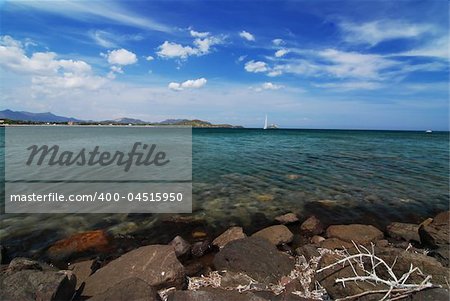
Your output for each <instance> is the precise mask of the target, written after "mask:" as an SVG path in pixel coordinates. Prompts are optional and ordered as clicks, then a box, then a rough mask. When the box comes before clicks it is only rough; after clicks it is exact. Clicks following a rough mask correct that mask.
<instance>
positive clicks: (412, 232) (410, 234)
mask: <svg viewBox="0 0 450 301" xmlns="http://www.w3.org/2000/svg"><path fill="white" fill-rule="evenodd" d="M386 230H387V233H388V235H389V236H390V237H392V238H394V239H399V240H405V241H416V242H420V236H419V225H416V224H406V223H391V224H390V225H389V226H387V228H386Z"/></svg>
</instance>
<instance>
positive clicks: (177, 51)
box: [156, 30, 224, 60]
mask: <svg viewBox="0 0 450 301" xmlns="http://www.w3.org/2000/svg"><path fill="white" fill-rule="evenodd" d="M190 35H191V36H192V37H195V39H194V41H193V43H192V44H193V45H192V46H188V45H186V46H184V45H181V44H178V43H174V42H169V41H165V42H164V43H163V44H161V45H160V46H159V47H158V51H157V52H156V54H157V55H158V56H159V57H161V58H166V59H174V58H175V59H182V60H185V59H187V58H188V57H189V56H202V55H206V54H208V53H210V52H211V49H212V48H211V47H212V46H214V45H219V44H222V43H223V41H224V37H222V36H213V35H211V34H210V33H209V32H196V31H193V30H191V31H190Z"/></svg>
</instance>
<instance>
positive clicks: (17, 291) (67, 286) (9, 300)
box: [0, 269, 77, 301]
mask: <svg viewBox="0 0 450 301" xmlns="http://www.w3.org/2000/svg"><path fill="white" fill-rule="evenodd" d="M76 282H77V280H76V277H75V276H74V275H73V273H72V272H71V271H48V270H45V271H40V270H30V269H25V270H19V271H15V272H11V273H6V274H3V275H2V276H1V277H0V287H1V288H2V289H1V290H0V300H2V301H17V300H20V301H31V300H33V301H35V300H49V301H56V300H58V301H65V300H71V298H72V296H73V294H74V293H75V285H76Z"/></svg>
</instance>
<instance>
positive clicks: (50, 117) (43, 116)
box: [0, 110, 81, 122]
mask: <svg viewBox="0 0 450 301" xmlns="http://www.w3.org/2000/svg"><path fill="white" fill-rule="evenodd" d="M0 119H10V120H21V121H33V122H69V121H73V122H80V121H81V120H79V119H75V118H72V117H63V116H58V115H55V114H52V113H50V112H46V113H30V112H25V111H11V110H3V111H0Z"/></svg>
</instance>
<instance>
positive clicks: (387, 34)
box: [339, 20, 434, 46]
mask: <svg viewBox="0 0 450 301" xmlns="http://www.w3.org/2000/svg"><path fill="white" fill-rule="evenodd" d="M339 26H340V28H341V30H342V32H343V34H344V40H345V41H347V42H349V43H355V44H369V45H371V46H374V45H376V44H378V43H380V42H383V41H387V40H393V39H404V38H408V39H409V38H416V37H418V36H420V35H422V34H424V33H426V32H433V30H434V28H433V27H432V26H431V25H428V24H412V23H408V22H405V21H399V20H377V21H372V22H367V23H362V24H356V23H351V22H343V23H341V24H339Z"/></svg>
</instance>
